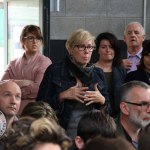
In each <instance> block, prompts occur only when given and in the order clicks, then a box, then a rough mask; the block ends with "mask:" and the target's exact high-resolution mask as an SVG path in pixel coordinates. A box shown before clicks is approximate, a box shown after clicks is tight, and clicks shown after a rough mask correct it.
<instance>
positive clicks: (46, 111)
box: [21, 101, 58, 122]
mask: <svg viewBox="0 0 150 150" xmlns="http://www.w3.org/2000/svg"><path fill="white" fill-rule="evenodd" d="M24 116H31V117H34V118H37V119H38V118H41V117H45V118H47V119H49V120H55V121H56V122H58V119H57V116H56V113H55V111H54V110H53V109H52V108H51V106H50V105H49V104H48V103H46V102H43V101H36V102H30V103H28V104H27V105H26V106H25V108H24V109H23V111H22V113H21V117H24Z"/></svg>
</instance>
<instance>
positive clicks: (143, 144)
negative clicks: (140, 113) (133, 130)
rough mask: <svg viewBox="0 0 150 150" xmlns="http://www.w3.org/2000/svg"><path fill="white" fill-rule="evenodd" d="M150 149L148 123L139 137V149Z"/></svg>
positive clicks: (149, 128)
mask: <svg viewBox="0 0 150 150" xmlns="http://www.w3.org/2000/svg"><path fill="white" fill-rule="evenodd" d="M149 149H150V124H148V125H147V126H146V127H145V128H144V130H143V131H142V133H141V134H140V137H139V145H138V150H149Z"/></svg>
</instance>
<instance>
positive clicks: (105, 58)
mask: <svg viewBox="0 0 150 150" xmlns="http://www.w3.org/2000/svg"><path fill="white" fill-rule="evenodd" d="M98 54H99V60H98V61H97V62H96V63H95V66H96V67H99V68H101V69H103V71H104V72H112V63H113V59H114V56H115V51H114V49H113V48H112V46H111V44H110V42H109V41H108V40H105V39H103V40H102V41H101V42H100V47H99V49H98Z"/></svg>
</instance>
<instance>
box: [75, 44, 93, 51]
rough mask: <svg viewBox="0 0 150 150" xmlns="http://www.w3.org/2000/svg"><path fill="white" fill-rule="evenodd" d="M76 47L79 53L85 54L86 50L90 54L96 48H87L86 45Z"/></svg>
mask: <svg viewBox="0 0 150 150" xmlns="http://www.w3.org/2000/svg"><path fill="white" fill-rule="evenodd" d="M74 47H77V48H78V50H79V51H81V52H83V51H85V50H86V49H87V50H88V52H93V50H94V49H95V46H91V45H88V46H85V45H74Z"/></svg>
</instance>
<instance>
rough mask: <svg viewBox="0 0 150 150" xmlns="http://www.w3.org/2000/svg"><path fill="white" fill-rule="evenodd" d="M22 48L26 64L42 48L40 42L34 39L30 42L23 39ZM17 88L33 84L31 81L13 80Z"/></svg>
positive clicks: (29, 34)
mask: <svg viewBox="0 0 150 150" xmlns="http://www.w3.org/2000/svg"><path fill="white" fill-rule="evenodd" d="M28 36H32V37H36V36H35V35H33V34H31V33H28V34H27V37H28ZM21 43H22V46H23V48H24V50H25V54H24V58H25V60H26V63H28V62H29V61H30V59H31V58H32V57H33V56H34V55H35V54H36V53H37V52H39V51H40V48H41V46H42V41H40V40H37V39H34V40H33V41H32V42H31V41H29V40H28V39H24V40H23V41H22V42H21ZM14 81H15V82H16V83H17V84H18V85H19V86H20V88H22V87H26V86H29V85H30V84H32V83H33V81H32V80H26V79H23V80H14Z"/></svg>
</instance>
